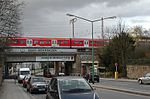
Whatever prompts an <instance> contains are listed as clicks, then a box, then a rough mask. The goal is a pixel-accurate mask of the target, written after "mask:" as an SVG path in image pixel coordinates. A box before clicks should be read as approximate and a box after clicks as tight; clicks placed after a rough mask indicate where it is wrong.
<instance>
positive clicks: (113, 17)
mask: <svg viewBox="0 0 150 99" xmlns="http://www.w3.org/2000/svg"><path fill="white" fill-rule="evenodd" d="M115 18H116V16H112V17H104V18H103V17H102V18H101V21H102V39H103V46H104V20H107V19H115Z"/></svg>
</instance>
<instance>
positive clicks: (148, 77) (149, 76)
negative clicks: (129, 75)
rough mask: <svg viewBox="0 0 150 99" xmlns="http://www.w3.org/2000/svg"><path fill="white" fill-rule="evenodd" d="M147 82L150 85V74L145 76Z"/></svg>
mask: <svg viewBox="0 0 150 99" xmlns="http://www.w3.org/2000/svg"><path fill="white" fill-rule="evenodd" d="M145 79H146V80H145V82H146V83H150V73H147V74H146V75H145Z"/></svg>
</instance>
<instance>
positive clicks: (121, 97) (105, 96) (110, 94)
mask: <svg viewBox="0 0 150 99" xmlns="http://www.w3.org/2000/svg"><path fill="white" fill-rule="evenodd" d="M20 87H21V86H20ZM22 90H24V92H25V93H26V94H28V95H29V97H30V99H45V97H46V94H30V93H28V92H26V89H25V88H22ZM96 91H97V93H98V95H99V96H100V98H101V99H149V96H141V95H135V94H128V93H124V92H118V91H112V90H105V89H100V88H97V89H96Z"/></svg>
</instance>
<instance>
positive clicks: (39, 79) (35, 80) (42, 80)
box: [32, 78, 45, 83]
mask: <svg viewBox="0 0 150 99" xmlns="http://www.w3.org/2000/svg"><path fill="white" fill-rule="evenodd" d="M32 82H33V83H34V82H45V80H44V78H32Z"/></svg>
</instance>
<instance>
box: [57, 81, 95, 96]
mask: <svg viewBox="0 0 150 99" xmlns="http://www.w3.org/2000/svg"><path fill="white" fill-rule="evenodd" d="M59 87H60V91H61V92H65V93H66V92H69V93H70V92H71V93H77V92H89V91H92V88H91V86H90V85H89V84H88V83H87V82H86V81H85V80H84V79H60V80H59Z"/></svg>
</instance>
